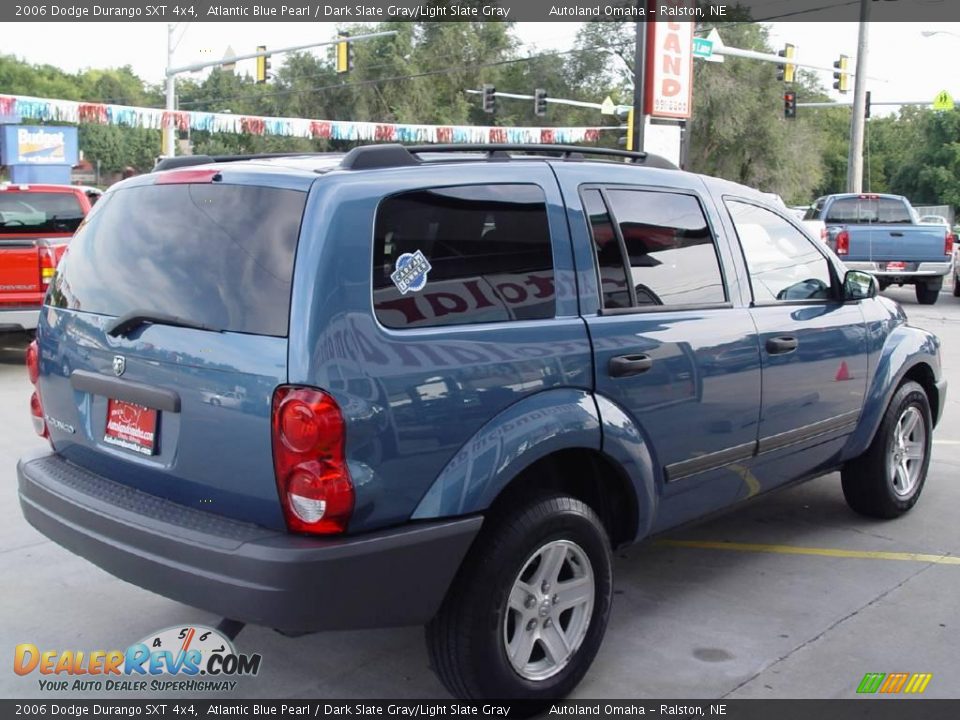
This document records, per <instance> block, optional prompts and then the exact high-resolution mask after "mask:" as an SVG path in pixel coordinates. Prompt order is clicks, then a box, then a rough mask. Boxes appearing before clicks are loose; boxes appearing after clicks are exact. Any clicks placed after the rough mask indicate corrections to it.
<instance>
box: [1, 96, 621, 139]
mask: <svg viewBox="0 0 960 720" xmlns="http://www.w3.org/2000/svg"><path fill="white" fill-rule="evenodd" d="M0 115H19V116H20V117H23V118H29V119H31V120H41V121H46V122H65V123H73V124H81V123H93V124H98V125H121V126H123V127H136V128H148V129H152V130H160V129H163V128H167V127H171V126H172V127H174V128H176V129H177V130H178V131H182V132H185V131H187V130H204V131H207V132H214V133H235V134H250V135H278V136H284V137H301V138H321V139H324V140H351V141H357V142H364V141H373V142H416V143H547V144H576V143H589V142H595V141H596V140H598V139H599V137H600V132H602V131H604V130H619V129H620V128H619V127H617V126H615V125H614V126H606V127H552V128H545V127H498V126H493V127H483V126H477V125H414V124H410V123H370V122H353V121H346V120H305V119H303V118H282V117H257V116H251V115H234V114H231V113H208V112H196V111H188V110H162V109H158V108H142V107H131V106H128V105H108V104H104V103H85V102H77V101H74V100H51V99H48V98H36V97H27V96H24V95H0Z"/></svg>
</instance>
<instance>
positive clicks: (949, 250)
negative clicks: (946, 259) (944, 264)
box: [943, 232, 954, 255]
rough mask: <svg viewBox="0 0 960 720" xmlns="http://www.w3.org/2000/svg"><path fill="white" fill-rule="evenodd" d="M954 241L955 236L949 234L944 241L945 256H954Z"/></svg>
mask: <svg viewBox="0 0 960 720" xmlns="http://www.w3.org/2000/svg"><path fill="white" fill-rule="evenodd" d="M953 241H954V235H953V233H952V232H948V233H947V239H946V240H944V241H943V254H944V255H953Z"/></svg>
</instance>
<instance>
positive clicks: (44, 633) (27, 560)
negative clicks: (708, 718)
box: [0, 289, 960, 699]
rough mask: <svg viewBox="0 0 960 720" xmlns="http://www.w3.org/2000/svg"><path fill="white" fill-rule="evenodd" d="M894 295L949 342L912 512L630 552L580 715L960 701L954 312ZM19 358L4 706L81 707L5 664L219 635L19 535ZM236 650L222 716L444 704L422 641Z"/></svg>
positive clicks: (843, 517)
mask: <svg viewBox="0 0 960 720" xmlns="http://www.w3.org/2000/svg"><path fill="white" fill-rule="evenodd" d="M886 294H887V295H888V296H890V297H894V298H896V299H897V300H899V301H901V302H902V303H903V305H904V306H905V308H906V310H907V313H908V315H909V317H910V321H911V322H912V323H913V324H915V325H918V326H920V327H924V328H927V329H929V330H932V331H934V332H936V333H937V334H939V335H940V337H941V338H942V340H943V364H944V368H945V372H946V375H947V377H948V379H949V381H950V385H951V387H950V393H949V395H948V402H947V405H946V408H945V411H944V417H943V420H942V422H941V424H940V426H939V427H938V429H937V431H936V434H935V436H934V449H933V458H932V462H931V465H930V473H929V476H928V479H927V484H926V488H925V490H924V494H923V497H922V498H921V500H920V502H919V504H918V505H917V507H916V508H915V509H914V510H913V511H912V512H911V513H908V514H907V515H906V516H905V517H903V518H900V519H898V520H895V521H886V522H880V521H871V520H867V519H864V518H861V517H859V516H857V515H854V514H853V513H852V512H851V511H850V510H848V509H847V506H846V504H845V503H844V500H843V496H842V493H841V490H840V484H839V476H838V475H836V474H835V475H830V476H827V477H824V478H820V479H818V480H815V481H813V482H810V483H807V484H805V485H802V486H799V487H795V488H792V489H789V490H785V491H782V492H780V493H776V494H773V495H770V496H766V497H762V498H759V499H758V500H756V501H754V502H753V503H752V504H749V505H747V506H744V507H741V508H739V509H737V510H735V511H733V512H731V513H728V514H726V515H724V516H723V517H720V518H718V519H714V520H711V521H709V522H707V523H704V524H701V525H698V526H695V527H692V528H686V529H683V530H681V531H678V532H675V533H673V534H671V535H670V536H669V537H668V538H666V539H665V540H663V541H659V542H653V543H648V544H645V545H642V546H639V547H637V548H634V549H630V550H628V551H627V552H624V553H621V554H620V556H619V558H618V560H617V563H616V568H615V572H616V593H617V595H616V599H615V602H614V608H613V616H612V620H611V623H610V627H609V629H608V632H607V637H606V640H605V642H604V645H603V647H602V649H601V651H600V655H599V656H598V658H597V660H596V662H595V663H594V666H593V668H592V670H591V671H590V673H589V674H588V675H587V677H586V679H585V681H584V682H583V683H582V684H581V686H580V687H579V689H578V690H577V692H576V697H577V698H582V699H587V698H658V699H660V698H702V699H708V698H849V697H854V696H855V694H856V693H855V691H856V687H857V685H858V683H859V682H860V680H861V678H862V677H863V676H864V674H865V673H867V672H884V673H891V672H907V673H919V672H924V673H932V674H933V678H932V680H931V682H930V683H929V685H928V687H927V689H926V692H925V693H924V696H925V697H958V696H960V654H958V652H957V648H958V647H960V609H958V608H960V605H958V603H957V597H958V596H960V561H958V560H957V558H960V533H958V531H957V528H958V524H957V515H958V511H960V482H958V478H960V472H958V471H960V299H957V298H954V297H952V296H951V295H950V291H949V289H947V290H945V291H944V293H943V295H942V296H941V298H940V301H939V302H938V304H936V305H934V306H919V305H917V304H916V301H915V299H914V294H913V292H912V290H911V289H891V290H889V291H887V293H886ZM25 344H26V339H25V338H24V337H23V336H10V335H0V428H2V431H0V558H2V565H0V567H2V570H3V575H2V578H3V580H2V585H3V592H0V652H2V653H3V655H2V657H5V658H6V659H5V660H4V661H3V662H2V664H0V697H6V698H26V697H41V696H43V697H57V696H60V697H65V696H69V697H81V696H83V694H72V693H70V694H67V693H59V694H58V693H51V694H46V693H41V692H40V691H39V689H38V685H37V676H36V674H34V675H32V676H29V677H20V676H17V675H15V674H14V673H13V671H12V666H11V660H12V655H13V650H14V646H15V645H17V644H18V643H24V642H30V643H34V644H36V645H37V646H38V647H40V648H42V649H61V650H63V649H73V650H93V649H114V648H118V649H119V648H125V647H127V645H129V644H130V643H132V642H135V641H137V640H139V639H140V638H143V637H144V636H146V635H148V634H149V633H151V632H154V631H156V630H159V629H162V628H166V627H169V626H173V625H179V624H182V623H204V624H211V625H215V624H216V622H217V621H218V619H219V618H216V617H212V616H210V615H208V614H206V613H203V612H201V611H198V610H195V609H192V608H189V607H186V606H183V605H180V604H177V603H174V602H171V601H169V600H166V599H164V598H162V597H159V596H157V595H153V594H151V593H149V592H146V591H143V590H140V589H139V588H136V587H134V586H132V585H127V584H125V583H123V582H121V581H119V580H116V579H114V578H113V577H111V576H109V575H107V574H106V573H104V572H102V571H100V570H99V569H97V568H95V567H93V566H92V565H90V564H88V563H87V562H85V561H83V560H81V559H79V558H77V557H75V556H73V555H71V554H70V553H69V552H67V551H66V550H63V549H61V548H60V547H58V546H57V545H55V544H53V543H52V542H49V541H47V540H46V539H45V538H44V537H42V536H41V535H40V534H39V533H37V532H36V531H34V530H33V529H32V528H31V527H29V526H28V525H27V523H26V522H25V521H24V520H23V519H22V517H21V515H20V509H19V505H18V503H17V493H16V472H15V463H16V458H17V457H18V455H19V454H20V453H21V452H23V451H25V450H27V449H30V448H35V447H42V446H43V445H44V441H42V440H40V439H39V438H37V437H36V436H35V434H34V432H33V430H32V427H31V423H30V418H29V413H28V409H27V400H28V398H29V394H30V389H29V383H28V380H27V374H26V370H25V369H24V367H23V362H22V358H23V350H24V347H25ZM712 543H735V545H727V548H725V549H717V548H713V547H711V544H712ZM731 547H732V548H736V549H729V548H731ZM813 550H816V551H817V552H813ZM904 554H906V555H904ZM910 554H915V555H910ZM384 592H389V588H388V587H385V589H384ZM237 645H238V648H239V649H240V650H241V651H242V652H248V653H249V652H259V653H261V654H262V656H263V666H262V670H261V673H260V675H259V676H258V677H256V678H249V679H247V680H245V681H243V682H241V683H240V685H239V686H238V688H237V691H236V692H235V693H231V694H230V695H229V696H230V697H231V698H237V697H271V698H285V697H311V698H357V699H363V698H445V697H446V695H445V693H444V690H443V688H442V687H441V685H440V683H439V682H438V681H437V680H436V679H435V677H434V676H433V674H432V673H431V671H430V669H429V667H428V662H427V654H426V651H425V649H424V646H423V639H422V631H421V630H420V629H419V628H409V629H400V630H387V631H364V632H338V633H327V634H321V635H312V636H305V637H301V638H297V639H291V638H286V637H282V636H280V635H278V634H276V633H274V632H272V631H270V630H268V629H264V628H256V627H251V628H247V629H246V630H244V632H243V633H242V634H241V635H240V636H239V638H238V639H237ZM90 695H91V696H101V697H102V696H103V693H91V694H90ZM178 695H179V694H178ZM134 696H135V695H132V694H131V695H127V697H134ZM119 697H122V696H119ZM151 697H155V695H151Z"/></svg>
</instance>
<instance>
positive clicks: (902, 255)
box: [850, 225, 949, 262]
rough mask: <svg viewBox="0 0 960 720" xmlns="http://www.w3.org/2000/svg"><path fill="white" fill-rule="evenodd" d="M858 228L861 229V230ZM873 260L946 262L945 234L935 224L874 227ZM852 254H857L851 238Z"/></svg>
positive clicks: (871, 251)
mask: <svg viewBox="0 0 960 720" xmlns="http://www.w3.org/2000/svg"><path fill="white" fill-rule="evenodd" d="M858 229H859V228H858ZM869 232H870V259H871V260H874V261H877V262H887V261H895V260H902V261H904V262H945V261H946V260H948V259H949V256H948V255H945V254H944V246H945V243H946V231H945V230H944V229H943V228H942V227H939V226H936V225H873V226H871V227H870V230H869ZM850 240H851V248H850V252H851V255H852V254H853V252H854V248H853V246H852V244H853V236H852V235H851V238H850Z"/></svg>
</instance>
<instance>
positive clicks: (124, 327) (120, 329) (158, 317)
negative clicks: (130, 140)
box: [107, 310, 220, 337]
mask: <svg viewBox="0 0 960 720" xmlns="http://www.w3.org/2000/svg"><path fill="white" fill-rule="evenodd" d="M141 325H169V326H171V327H182V328H191V329H193V330H212V331H213V332H220V329H219V328H215V327H213V326H212V325H206V324H205V323H202V322H197V321H196V320H188V319H186V318H182V317H177V316H176V315H167V314H166V313H158V312H150V311H147V310H133V311H131V312H128V313H127V314H126V315H122V316H120V317H118V318H117V319H116V320H114V321H113V322H112V323H110V324H109V325H108V326H107V335H110V336H112V337H121V336H124V335H128V334H130V332H132V331H133V330H136V329H137V328H138V327H140V326H141Z"/></svg>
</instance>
